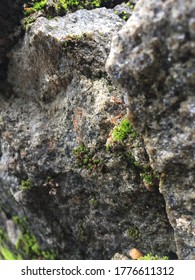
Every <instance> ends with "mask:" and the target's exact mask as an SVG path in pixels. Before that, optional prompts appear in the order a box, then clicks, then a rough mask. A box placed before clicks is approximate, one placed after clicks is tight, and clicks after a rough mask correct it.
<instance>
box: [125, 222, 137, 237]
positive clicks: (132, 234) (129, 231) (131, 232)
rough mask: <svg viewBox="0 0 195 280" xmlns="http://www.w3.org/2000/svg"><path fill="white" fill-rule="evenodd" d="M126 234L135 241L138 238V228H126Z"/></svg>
mask: <svg viewBox="0 0 195 280" xmlns="http://www.w3.org/2000/svg"><path fill="white" fill-rule="evenodd" d="M125 232H126V234H127V235H128V236H130V237H132V238H134V239H137V238H139V237H140V231H139V229H138V227H136V226H135V225H134V226H132V227H130V228H128V229H127V230H126V231H125Z"/></svg>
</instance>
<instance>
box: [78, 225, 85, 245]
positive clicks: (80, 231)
mask: <svg viewBox="0 0 195 280" xmlns="http://www.w3.org/2000/svg"><path fill="white" fill-rule="evenodd" d="M78 239H79V240H80V241H81V242H82V241H86V235H85V223H84V221H80V222H79V224H78Z"/></svg>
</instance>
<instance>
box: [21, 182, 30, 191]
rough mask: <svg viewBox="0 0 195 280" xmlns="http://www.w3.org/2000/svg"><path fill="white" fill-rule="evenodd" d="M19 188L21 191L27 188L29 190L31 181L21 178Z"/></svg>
mask: <svg viewBox="0 0 195 280" xmlns="http://www.w3.org/2000/svg"><path fill="white" fill-rule="evenodd" d="M20 189H21V190H22V191H28V190H30V189H31V181H30V179H27V180H21V185H20Z"/></svg>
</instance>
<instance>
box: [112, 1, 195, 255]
mask: <svg viewBox="0 0 195 280" xmlns="http://www.w3.org/2000/svg"><path fill="white" fill-rule="evenodd" d="M194 50H195V3H194V1H192V0H186V1H179V0H177V1H171V0H169V1H158V0H151V1H142V0H141V1H139V2H138V4H137V5H136V8H135V11H134V13H133V15H132V17H131V18H130V19H129V21H128V22H127V24H126V25H125V26H124V27H123V28H122V30H120V31H119V33H118V34H117V35H116V36H115V37H114V38H113V41H112V47H111V53H110V55H109V59H108V61H107V70H108V72H109V74H110V76H111V77H112V78H113V80H115V81H117V83H120V84H121V85H122V86H123V87H124V88H125V89H126V91H127V96H128V102H129V118H130V119H131V120H132V121H133V122H134V125H135V127H136V128H137V129H138V130H139V131H140V132H141V134H142V136H143V138H144V142H145V144H146V150H147V153H148V155H149V157H150V163H151V165H152V167H153V168H154V169H155V170H157V171H159V172H160V173H161V174H162V176H161V183H160V191H161V193H162V194H163V196H164V198H165V201H166V211H167V214H168V218H169V220H170V222H171V225H172V226H173V228H174V236H175V241H176V246H177V254H178V257H179V258H181V259H194V258H195V188H194V177H195V96H194V92H195V82H194V81H195V72H194V69H195V52H194Z"/></svg>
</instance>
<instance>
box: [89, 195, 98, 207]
mask: <svg viewBox="0 0 195 280" xmlns="http://www.w3.org/2000/svg"><path fill="white" fill-rule="evenodd" d="M97 204H98V202H97V199H95V198H94V197H92V198H91V199H90V200H89V205H91V206H92V207H96V206H97Z"/></svg>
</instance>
